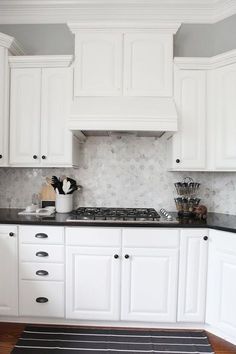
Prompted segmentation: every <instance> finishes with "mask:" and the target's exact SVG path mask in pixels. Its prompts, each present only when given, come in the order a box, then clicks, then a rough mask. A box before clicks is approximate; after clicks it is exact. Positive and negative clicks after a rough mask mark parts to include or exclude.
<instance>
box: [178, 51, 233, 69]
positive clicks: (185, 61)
mask: <svg viewBox="0 0 236 354" xmlns="http://www.w3.org/2000/svg"><path fill="white" fill-rule="evenodd" d="M174 63H175V64H176V65H177V66H178V68H180V69H184V70H212V69H217V68H221V67H222V66H226V65H230V64H235V63H236V49H234V50H230V51H228V52H225V53H222V54H218V55H215V56H214V57H210V58H200V57H199V58H197V57H196V58H191V57H186V58H185V57H176V58H174Z"/></svg>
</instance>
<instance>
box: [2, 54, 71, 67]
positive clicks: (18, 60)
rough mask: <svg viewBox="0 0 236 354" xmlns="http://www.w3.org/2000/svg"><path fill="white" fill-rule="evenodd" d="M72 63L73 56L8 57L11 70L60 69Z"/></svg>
mask: <svg viewBox="0 0 236 354" xmlns="http://www.w3.org/2000/svg"><path fill="white" fill-rule="evenodd" d="M72 61H73V55H29V56H21V57H13V56H9V65H10V67H11V68H25V67H27V68H51V67H53V68H60V67H68V66H70V65H71V63H72Z"/></svg>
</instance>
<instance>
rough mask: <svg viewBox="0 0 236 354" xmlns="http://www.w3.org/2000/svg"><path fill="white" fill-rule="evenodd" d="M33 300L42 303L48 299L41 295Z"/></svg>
mask: <svg viewBox="0 0 236 354" xmlns="http://www.w3.org/2000/svg"><path fill="white" fill-rule="evenodd" d="M35 301H36V302H38V303H40V304H44V303H45V302H48V299H47V298H46V297H43V296H42V297H37V299H36V300H35Z"/></svg>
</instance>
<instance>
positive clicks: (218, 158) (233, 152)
mask: <svg viewBox="0 0 236 354" xmlns="http://www.w3.org/2000/svg"><path fill="white" fill-rule="evenodd" d="M210 78H211V80H213V82H211V91H210V100H211V101H210V102H211V105H212V108H211V114H210V118H211V127H210V129H211V130H210V132H209V133H210V134H211V135H213V136H212V140H213V141H214V143H213V147H214V148H213V160H214V169H216V170H227V169H228V170H236V144H235V136H236V119H235V117H236V100H235V95H236V64H233V65H227V66H225V67H222V68H218V69H216V70H215V71H214V72H213V73H211V76H210Z"/></svg>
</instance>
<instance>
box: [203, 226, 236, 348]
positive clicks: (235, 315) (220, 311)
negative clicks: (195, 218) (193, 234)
mask: <svg viewBox="0 0 236 354" xmlns="http://www.w3.org/2000/svg"><path fill="white" fill-rule="evenodd" d="M209 241H210V242H209V265H208V285H207V304H206V308H207V312H206V323H208V324H210V325H211V326H212V327H213V328H216V329H218V330H220V331H221V332H222V333H224V334H225V335H226V336H228V337H229V338H231V339H232V338H233V339H234V341H235V342H236V302H235V299H236V237H235V234H234V233H230V232H224V231H217V230H210V231H209Z"/></svg>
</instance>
